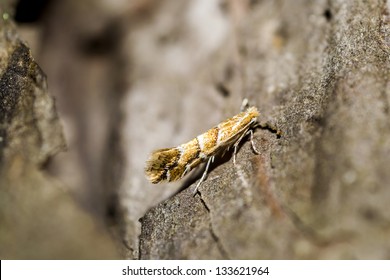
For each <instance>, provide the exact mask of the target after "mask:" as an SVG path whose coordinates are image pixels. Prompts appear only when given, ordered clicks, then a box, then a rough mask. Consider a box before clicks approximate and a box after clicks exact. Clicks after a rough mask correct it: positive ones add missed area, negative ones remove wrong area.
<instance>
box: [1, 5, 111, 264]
mask: <svg viewBox="0 0 390 280" xmlns="http://www.w3.org/2000/svg"><path fill="white" fill-rule="evenodd" d="M4 13H5V12H4V11H1V14H2V15H4ZM0 49H1V52H0V72H1V74H0V100H1V101H0V178H1V179H0V225H1V226H0V259H68V258H70V259H78V258H88V259H91V258H92V259H94V258H115V257H117V256H118V254H117V251H116V249H115V246H114V245H113V244H112V241H111V240H110V239H109V238H108V236H107V233H104V230H103V229H101V228H100V227H99V226H98V225H97V224H96V222H94V221H93V220H92V219H91V217H90V216H89V215H87V214H86V213H85V211H83V210H82V209H81V208H80V207H79V206H78V205H76V204H75V202H74V200H73V199H72V198H71V197H70V196H69V194H67V193H65V192H64V185H63V184H62V183H60V182H59V181H58V180H56V179H55V178H53V177H51V176H49V175H48V174H47V173H46V172H45V171H44V170H43V167H44V165H45V164H46V162H47V161H48V160H49V159H50V158H51V157H52V156H54V155H55V154H56V153H58V152H59V151H63V150H64V148H65V141H64V138H63V134H62V127H61V124H60V122H59V119H58V116H57V112H56V109H55V106H54V99H53V98H52V96H50V95H49V94H48V88H47V82H46V76H45V74H44V73H43V72H42V70H41V68H40V67H39V66H38V64H37V63H36V62H35V61H34V59H33V58H32V56H31V53H30V50H29V48H28V47H27V46H26V45H25V43H23V42H22V40H21V39H20V38H19V35H18V33H17V32H16V30H15V26H14V25H13V23H12V21H11V19H9V18H7V17H5V16H3V19H2V21H1V23H0ZM99 228H100V230H99ZM97 244H99V245H98V246H97Z"/></svg>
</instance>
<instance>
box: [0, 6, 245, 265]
mask: <svg viewBox="0 0 390 280" xmlns="http://www.w3.org/2000/svg"><path fill="white" fill-rule="evenodd" d="M7 5H8V6H6V4H5V3H3V6H4V7H10V8H9V9H10V14H11V15H12V14H14V16H13V18H14V20H15V22H16V25H17V30H18V32H19V34H20V37H21V39H22V40H24V41H25V42H26V43H27V45H28V46H29V47H30V48H31V52H32V56H33V58H34V59H35V60H36V62H37V63H38V64H39V66H40V67H41V68H42V70H43V71H44V73H45V74H46V75H47V80H48V85H49V93H50V94H51V95H52V96H54V98H55V105H56V108H57V110H58V114H59V117H60V121H61V124H62V126H63V129H64V135H65V139H66V143H67V151H66V152H61V153H59V154H58V155H56V156H55V157H53V158H51V159H50V162H49V163H48V164H47V165H46V166H45V169H46V171H47V172H48V173H49V174H50V175H51V176H53V177H55V178H58V180H59V181H60V182H61V183H62V184H63V186H64V188H65V189H66V191H68V192H69V193H70V194H71V196H72V197H73V198H75V199H76V201H77V203H78V204H79V205H80V206H81V208H83V209H84V210H85V211H87V212H88V213H90V214H91V215H92V216H93V217H94V219H95V220H96V221H97V223H98V224H101V225H102V227H103V228H106V227H107V226H108V228H109V232H110V235H112V236H116V237H114V238H113V239H114V240H116V242H119V244H120V245H119V247H122V246H123V245H125V246H124V247H125V248H126V249H121V250H120V251H121V252H122V254H123V256H125V257H129V258H136V257H137V246H138V245H137V236H138V235H139V233H140V225H139V222H138V219H139V218H140V217H142V216H143V214H144V213H145V212H146V211H147V210H148V209H149V208H150V207H152V206H154V205H156V204H157V203H158V202H160V201H163V200H164V199H166V198H167V197H169V196H170V195H172V194H174V193H175V191H176V190H177V189H178V188H179V187H180V183H176V184H163V185H157V186H154V185H151V184H150V183H148V182H147V181H146V179H145V177H144V174H143V167H144V162H145V160H146V159H147V157H148V155H149V154H150V152H151V151H152V150H154V149H157V148H163V147H171V146H176V145H178V144H180V143H183V142H185V141H188V140H189V139H191V138H193V137H194V136H196V135H197V134H200V133H202V132H203V131H205V130H206V129H208V128H209V127H211V126H213V125H215V124H216V123H218V122H219V121H220V120H221V119H223V118H225V117H227V116H230V115H232V114H235V113H236V112H238V110H239V106H240V104H241V100H242V98H243V97H244V96H243V93H242V89H243V87H244V85H243V82H242V79H241V77H240V76H241V75H242V71H241V69H240V63H241V62H240V58H239V56H238V50H237V48H236V45H235V40H236V38H235V34H234V28H236V27H237V26H235V24H237V22H238V21H239V20H240V18H241V17H243V16H244V15H245V12H246V10H247V9H248V7H249V5H250V1H234V0H221V1H218V0H215V1H209V0H196V1H195V0H194V1H172V0H164V1H154V0H83V1H78V0H61V1H58V0H20V1H16V0H15V1H8V3H7ZM12 11H13V12H12ZM232 81H233V82H232ZM227 83H228V84H227Z"/></svg>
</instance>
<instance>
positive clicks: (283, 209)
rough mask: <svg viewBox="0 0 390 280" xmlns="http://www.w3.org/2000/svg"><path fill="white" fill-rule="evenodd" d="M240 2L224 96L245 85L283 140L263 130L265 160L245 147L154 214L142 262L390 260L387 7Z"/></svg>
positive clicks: (147, 221) (147, 220)
mask: <svg viewBox="0 0 390 280" xmlns="http://www.w3.org/2000/svg"><path fill="white" fill-rule="evenodd" d="M235 3H236V5H237V6H236V7H231V8H233V9H241V11H242V13H243V15H242V18H239V19H238V20H237V26H236V30H235V31H236V33H235V34H236V36H237V37H236V38H235V43H236V44H237V53H235V54H234V53H231V54H230V55H225V56H224V58H222V59H225V61H224V62H225V63H226V59H232V60H233V59H234V55H236V56H237V57H236V59H237V60H236V61H230V63H231V64H234V63H237V64H236V65H235V67H236V68H238V70H237V72H236V71H233V72H234V73H233V74H232V77H229V80H228V81H222V83H225V82H226V83H227V84H223V86H224V88H227V89H229V88H230V87H233V88H234V86H231V84H234V83H236V82H243V83H244V88H245V92H244V93H243V94H244V96H247V97H249V98H250V101H251V102H253V103H254V104H256V105H257V106H258V107H259V109H260V112H262V116H261V118H260V119H261V120H264V119H267V118H268V119H269V121H271V122H272V123H273V124H274V125H275V126H276V127H277V129H278V130H280V131H281V132H282V137H280V138H278V137H276V135H275V133H273V131H272V130H271V131H270V130H261V129H259V130H257V131H256V133H255V145H256V147H258V148H259V149H260V151H261V152H260V154H259V155H255V154H253V152H252V151H251V148H250V143H244V145H243V146H242V149H241V150H240V151H239V154H238V163H237V165H236V166H234V165H233V164H232V163H231V160H229V161H228V162H224V163H223V164H216V165H215V169H213V170H212V171H211V172H210V174H209V176H208V177H209V179H208V180H207V181H206V182H205V183H203V184H202V186H201V187H200V193H199V194H197V195H195V197H193V196H192V195H191V190H192V189H193V188H194V186H193V185H192V186H190V187H189V188H187V189H186V190H184V191H182V192H180V193H179V194H177V195H175V196H173V197H171V198H169V199H168V200H166V201H164V202H162V203H161V204H159V205H158V206H156V207H154V208H152V209H151V210H150V211H149V212H147V213H146V215H145V216H144V217H143V218H142V219H141V224H142V231H141V236H140V247H139V248H140V249H139V256H140V258H141V259H198V258H201V259H210V258H211V259H284V258H287V259H302V258H303V259H307V258H310V259H311V258H315V259H327V258H332V259H334V258H335V259H345V258H347V259H355V258H358V259H367V258H380V259H382V258H384V259H387V258H389V257H390V255H389V248H390V236H389V233H388V230H389V225H390V223H389V222H390V211H389V208H388V201H389V199H390V188H389V186H390V185H389V184H390V173H389V172H388V171H389V167H390V126H389V125H390V123H389V98H390V91H389V90H390V88H389V50H390V49H389V37H388V36H389V25H388V24H389V15H388V8H389V3H388V2H385V1H251V2H248V3H247V6H245V5H244V4H243V3H244V2H238V1H237V2H235ZM224 48H225V47H224V46H223V45H221V46H220V47H219V50H218V51H220V52H224V51H225V50H224ZM213 57H215V56H213ZM211 61H212V60H211ZM203 67H204V68H207V67H209V66H208V65H207V64H206V63H205V64H204V65H202V66H201V68H203ZM211 67H212V66H211ZM226 71H227V70H226ZM239 72H241V73H244V74H242V76H241V77H237V76H239ZM243 77H244V81H242V80H241V81H238V80H240V79H242V78H243ZM197 82H198V81H196V80H191V81H190V83H197Z"/></svg>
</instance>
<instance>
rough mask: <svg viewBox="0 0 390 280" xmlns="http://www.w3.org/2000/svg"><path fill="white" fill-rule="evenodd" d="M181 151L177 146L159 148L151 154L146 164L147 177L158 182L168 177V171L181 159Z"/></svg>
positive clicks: (154, 182)
mask: <svg viewBox="0 0 390 280" xmlns="http://www.w3.org/2000/svg"><path fill="white" fill-rule="evenodd" d="M179 156H180V153H179V151H178V150H177V149H176V148H169V149H159V150H156V151H154V152H152V154H151V155H150V157H149V159H148V160H147V161H146V165H145V175H146V178H147V179H148V180H149V181H150V182H151V183H152V184H157V183H160V182H162V181H164V180H166V179H167V172H168V170H169V169H170V167H171V166H173V164H175V163H176V162H177V161H178V159H179Z"/></svg>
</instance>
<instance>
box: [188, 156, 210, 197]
mask: <svg viewBox="0 0 390 280" xmlns="http://www.w3.org/2000/svg"><path fill="white" fill-rule="evenodd" d="M213 161H214V156H212V157H210V158H209V160H208V161H207V165H206V169H205V170H204V172H203V175H202V178H200V180H199V182H198V184H196V187H195V189H194V192H193V194H194V195H195V194H196V193H197V192H198V188H199V186H200V184H202V183H203V181H204V180H205V179H206V176H207V171H208V170H209V166H210V163H211V162H213Z"/></svg>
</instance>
